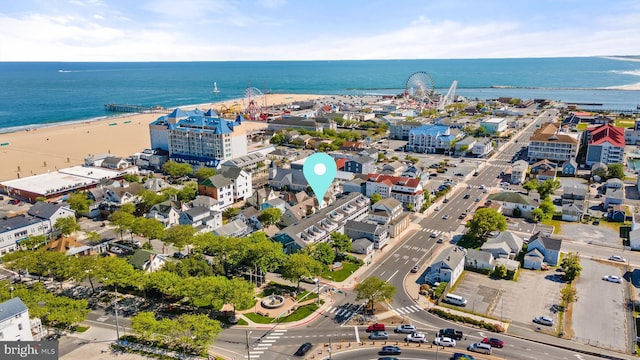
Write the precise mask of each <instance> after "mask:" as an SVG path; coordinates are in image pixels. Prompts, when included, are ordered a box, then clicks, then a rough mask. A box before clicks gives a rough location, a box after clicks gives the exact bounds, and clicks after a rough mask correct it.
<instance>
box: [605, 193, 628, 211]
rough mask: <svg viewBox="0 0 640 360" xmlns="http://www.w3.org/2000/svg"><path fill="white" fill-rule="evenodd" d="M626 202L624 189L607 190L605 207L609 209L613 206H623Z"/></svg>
mask: <svg viewBox="0 0 640 360" xmlns="http://www.w3.org/2000/svg"><path fill="white" fill-rule="evenodd" d="M623 201H624V190H623V189H615V188H607V191H606V192H605V194H604V207H605V208H608V207H609V206H612V205H621V204H622V202H623Z"/></svg>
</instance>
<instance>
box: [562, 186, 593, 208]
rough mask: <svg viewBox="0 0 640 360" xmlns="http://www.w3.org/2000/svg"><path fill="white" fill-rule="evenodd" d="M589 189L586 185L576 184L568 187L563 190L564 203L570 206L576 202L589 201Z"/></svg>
mask: <svg viewBox="0 0 640 360" xmlns="http://www.w3.org/2000/svg"><path fill="white" fill-rule="evenodd" d="M588 192H589V189H588V188H587V186H586V185H583V184H575V185H567V186H565V187H563V188H562V203H563V204H569V203H574V202H582V201H585V200H586V199H587V194H588Z"/></svg>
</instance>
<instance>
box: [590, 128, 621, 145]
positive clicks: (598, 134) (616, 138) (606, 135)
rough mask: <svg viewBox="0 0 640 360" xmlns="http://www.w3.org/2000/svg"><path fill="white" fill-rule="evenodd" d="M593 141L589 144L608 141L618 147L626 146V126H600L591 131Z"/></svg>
mask: <svg viewBox="0 0 640 360" xmlns="http://www.w3.org/2000/svg"><path fill="white" fill-rule="evenodd" d="M590 133H591V141H589V145H600V144H602V143H604V142H608V143H610V144H611V145H614V146H617V147H624V145H625V140H624V128H621V127H615V126H611V125H609V124H606V125H602V126H599V127H597V128H595V129H593V130H591V131H590Z"/></svg>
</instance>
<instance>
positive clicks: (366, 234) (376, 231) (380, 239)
mask: <svg viewBox="0 0 640 360" xmlns="http://www.w3.org/2000/svg"><path fill="white" fill-rule="evenodd" d="M344 233H345V234H346V235H347V236H349V237H350V238H351V240H352V241H353V239H360V238H366V239H369V240H371V241H373V247H374V248H376V249H382V248H383V247H384V246H385V245H386V244H387V241H388V240H389V232H388V231H387V229H386V228H385V227H384V226H380V225H378V224H373V223H366V222H362V221H354V220H347V222H346V223H345V224H344Z"/></svg>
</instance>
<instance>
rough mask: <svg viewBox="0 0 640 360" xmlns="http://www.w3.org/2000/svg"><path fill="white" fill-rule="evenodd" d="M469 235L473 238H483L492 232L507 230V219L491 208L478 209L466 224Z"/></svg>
mask: <svg viewBox="0 0 640 360" xmlns="http://www.w3.org/2000/svg"><path fill="white" fill-rule="evenodd" d="M466 227H467V228H469V234H470V235H471V236H474V237H484V236H485V235H487V234H488V233H490V232H492V231H496V230H497V231H504V230H507V219H506V218H505V217H504V216H503V215H502V214H500V213H499V212H498V211H496V210H495V209H492V208H483V209H478V210H477V211H476V212H475V214H473V218H472V219H471V220H469V221H468V222H467V224H466Z"/></svg>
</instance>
